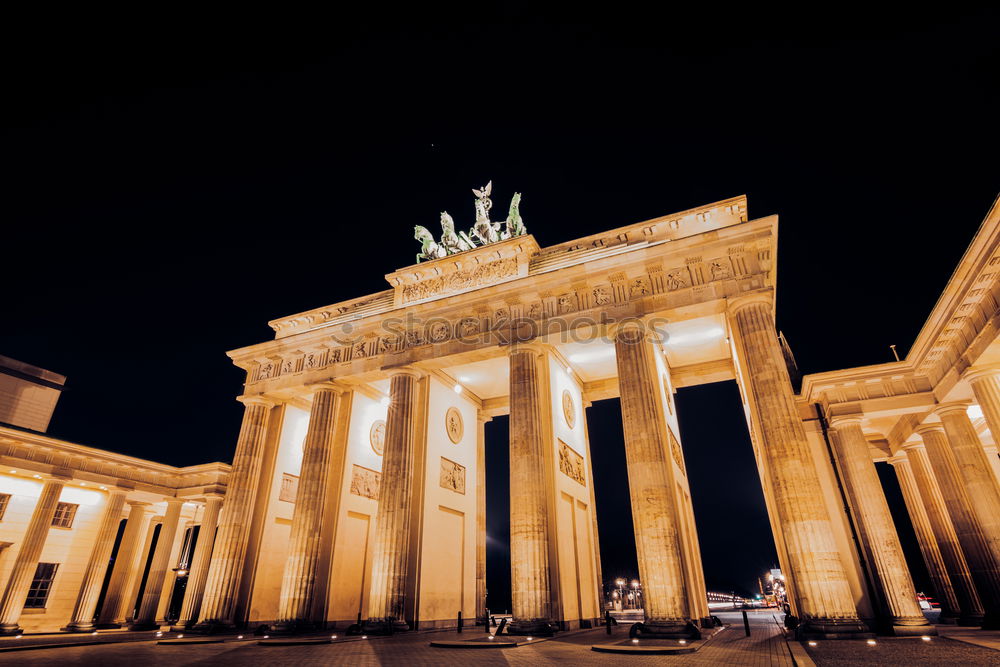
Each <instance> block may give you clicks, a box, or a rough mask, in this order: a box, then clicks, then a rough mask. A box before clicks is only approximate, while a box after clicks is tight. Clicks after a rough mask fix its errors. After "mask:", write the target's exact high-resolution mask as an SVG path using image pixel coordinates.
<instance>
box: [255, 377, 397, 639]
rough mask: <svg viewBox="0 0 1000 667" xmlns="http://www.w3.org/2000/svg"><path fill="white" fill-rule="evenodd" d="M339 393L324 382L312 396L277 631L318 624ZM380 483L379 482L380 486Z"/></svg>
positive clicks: (288, 630) (306, 627)
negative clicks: (318, 590)
mask: <svg viewBox="0 0 1000 667" xmlns="http://www.w3.org/2000/svg"><path fill="white" fill-rule="evenodd" d="M340 394H341V390H340V389H339V388H338V387H336V386H335V385H332V384H328V383H326V384H322V385H320V386H319V387H318V388H317V389H316V392H315V393H314V394H313V400H312V409H311V411H310V413H309V430H308V431H307V432H306V439H305V443H304V444H303V449H302V468H301V470H300V472H299V490H298V495H297V496H296V499H295V509H294V510H293V512H292V530H291V535H290V536H289V550H288V560H286V561H285V572H284V576H283V577H282V580H281V595H280V597H279V598H278V623H277V624H276V625H275V626H274V629H275V630H277V631H279V632H296V631H302V630H312V629H316V627H317V623H316V621H317V619H315V618H312V608H313V599H314V597H315V590H316V566H317V564H318V563H319V561H320V557H321V556H322V553H321V551H322V546H323V544H322V540H321V539H320V538H321V535H322V531H323V523H324V519H325V518H328V517H324V509H325V508H326V503H327V494H329V493H330V492H331V489H330V467H331V463H332V460H333V450H334V431H335V429H336V426H337V401H338V400H339V397H340ZM383 480H384V477H383ZM384 484H385V482H384V481H383V488H384ZM337 491H338V492H339V489H338V490H337Z"/></svg>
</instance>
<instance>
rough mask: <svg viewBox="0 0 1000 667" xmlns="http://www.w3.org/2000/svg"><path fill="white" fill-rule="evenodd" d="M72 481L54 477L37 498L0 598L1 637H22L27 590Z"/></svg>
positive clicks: (43, 486)
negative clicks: (65, 489) (63, 497)
mask: <svg viewBox="0 0 1000 667" xmlns="http://www.w3.org/2000/svg"><path fill="white" fill-rule="evenodd" d="M69 479H70V478H69V477H68V476H62V475H58V476H57V475H53V476H52V478H51V479H47V480H45V483H44V484H43V485H42V492H41V494H40V495H39V496H38V502H37V503H35V510H34V511H33V512H32V513H31V521H30V522H29V523H28V529H27V530H26V531H24V536H23V537H22V538H21V548H20V549H18V551H17V557H16V558H15V559H14V567H13V568H12V569H11V571H10V578H9V579H8V580H7V588H6V589H4V592H3V598H0V635H16V634H20V633H21V627H20V626H19V625H18V622H19V620H20V618H21V610H22V609H24V601H25V599H27V597H28V589H29V588H31V582H32V580H33V579H34V577H35V570H36V569H37V568H38V559H39V558H40V557H41V555H42V549H43V548H44V547H45V539H46V538H47V537H48V536H49V528H51V527H52V517H53V516H55V513H56V505H57V504H58V503H59V494H61V493H62V490H63V487H64V486H65V485H66V482H67V481H68V480H69Z"/></svg>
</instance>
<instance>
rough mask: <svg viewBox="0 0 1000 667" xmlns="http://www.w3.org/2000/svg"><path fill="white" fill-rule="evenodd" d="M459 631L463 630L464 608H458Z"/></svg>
mask: <svg viewBox="0 0 1000 667" xmlns="http://www.w3.org/2000/svg"><path fill="white" fill-rule="evenodd" d="M458 631H459V632H461V631H462V610H461V609H459V610H458Z"/></svg>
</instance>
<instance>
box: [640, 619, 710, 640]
mask: <svg viewBox="0 0 1000 667" xmlns="http://www.w3.org/2000/svg"><path fill="white" fill-rule="evenodd" d="M628 636H629V637H631V638H632V639H636V638H638V637H647V638H650V639H701V630H699V629H698V626H696V625H695V624H694V623H692V622H691V621H689V620H687V619H683V618H681V619H663V620H660V619H656V620H651V621H643V622H642V623H636V624H634V625H633V626H632V627H631V628H630V629H629V631H628Z"/></svg>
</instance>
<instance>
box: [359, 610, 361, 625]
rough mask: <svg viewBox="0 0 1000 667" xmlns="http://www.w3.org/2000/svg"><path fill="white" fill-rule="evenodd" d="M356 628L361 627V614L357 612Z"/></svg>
mask: <svg viewBox="0 0 1000 667" xmlns="http://www.w3.org/2000/svg"><path fill="white" fill-rule="evenodd" d="M358 627H359V628H360V627H361V612H360V611H359V612H358Z"/></svg>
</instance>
